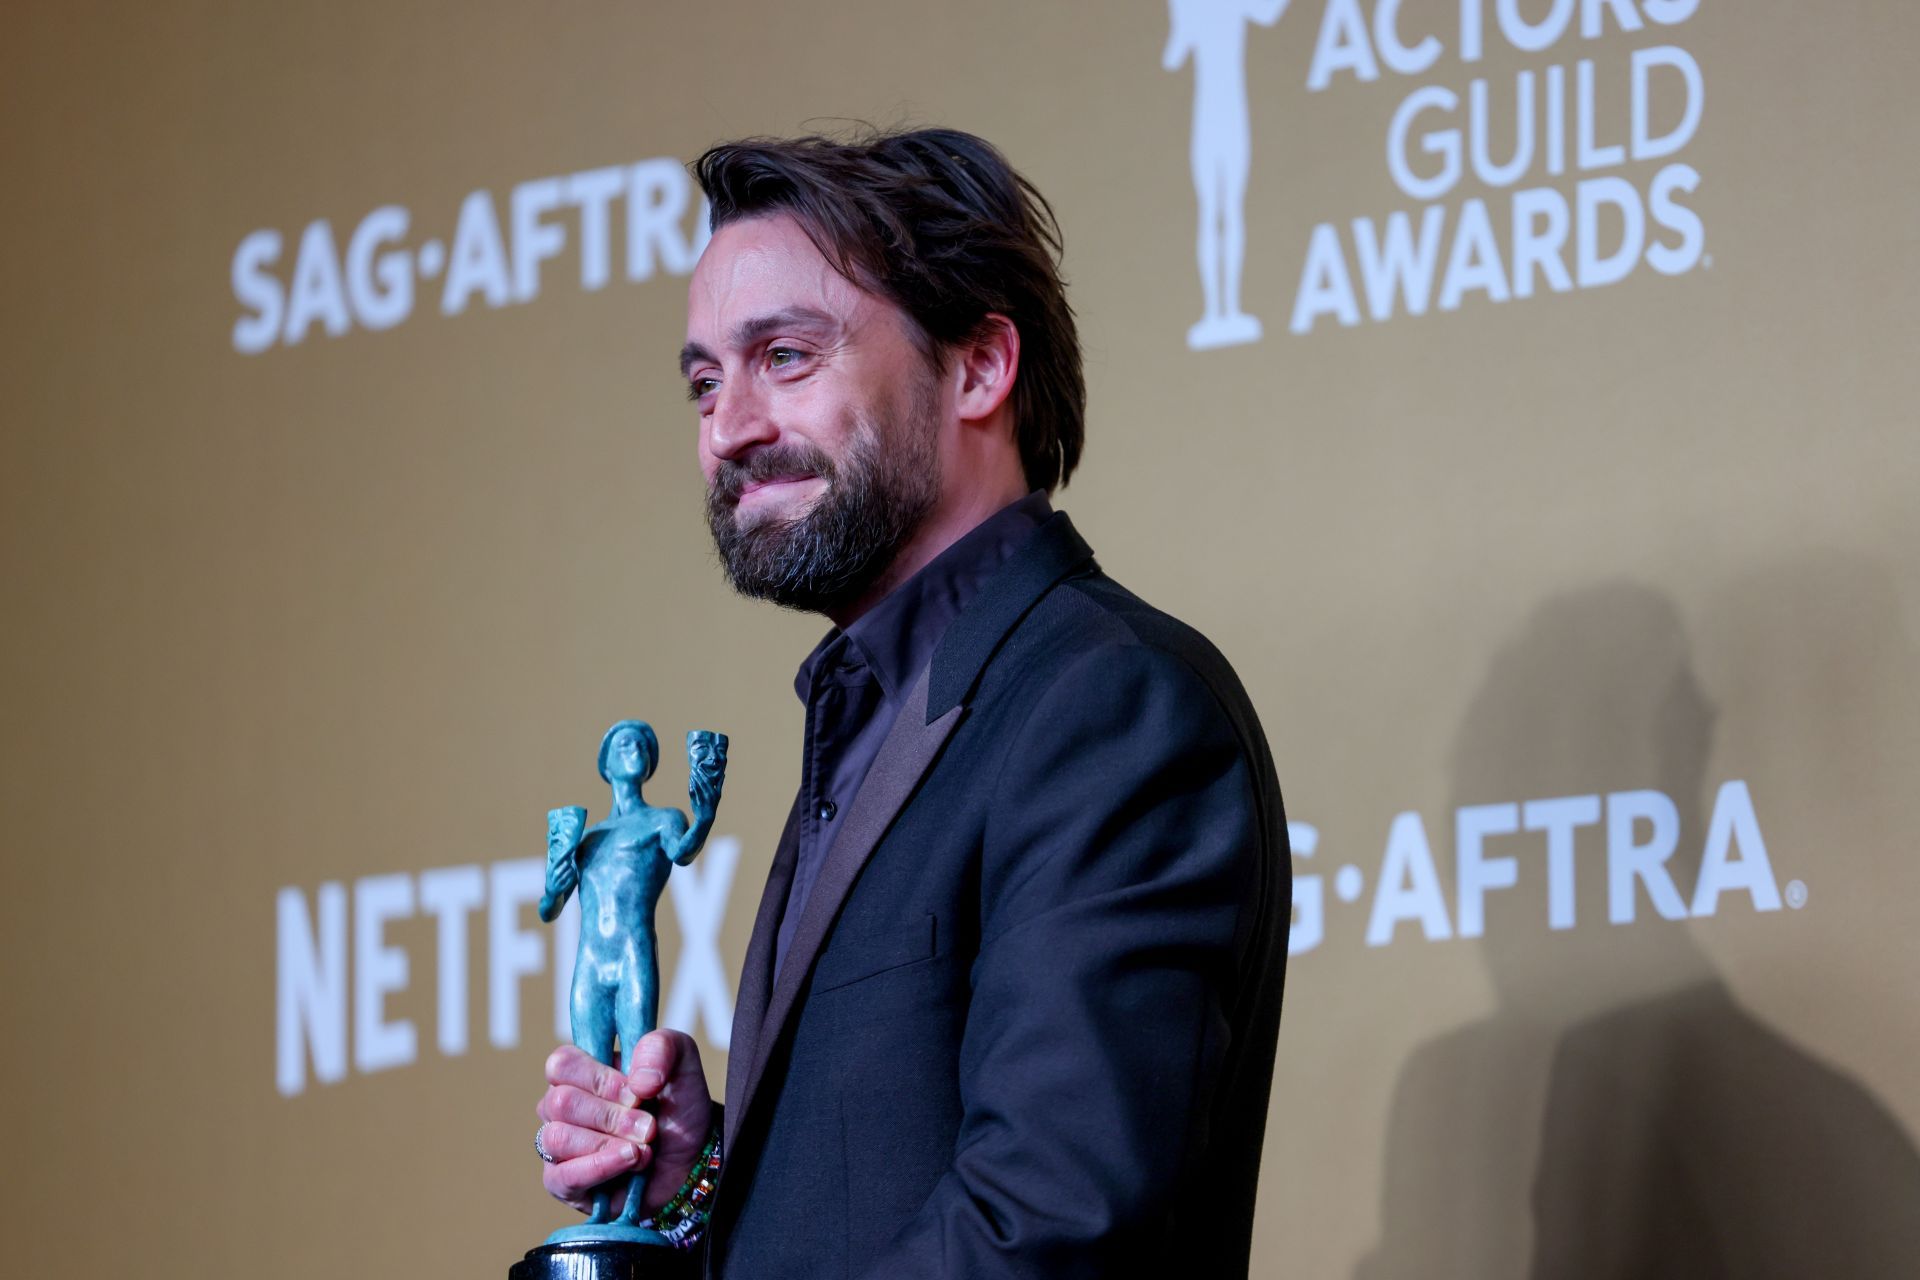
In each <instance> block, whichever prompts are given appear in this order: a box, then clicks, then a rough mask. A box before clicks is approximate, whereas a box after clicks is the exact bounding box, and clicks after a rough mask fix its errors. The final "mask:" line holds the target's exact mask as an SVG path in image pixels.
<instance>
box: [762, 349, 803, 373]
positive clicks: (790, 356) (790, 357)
mask: <svg viewBox="0 0 1920 1280" xmlns="http://www.w3.org/2000/svg"><path fill="white" fill-rule="evenodd" d="M767 363H768V364H770V365H772V366H773V367H774V368H776V369H790V368H792V367H793V366H794V365H796V364H798V363H800V353H799V352H798V351H795V350H794V349H793V348H792V347H775V348H774V349H773V350H771V351H769V352H767Z"/></svg>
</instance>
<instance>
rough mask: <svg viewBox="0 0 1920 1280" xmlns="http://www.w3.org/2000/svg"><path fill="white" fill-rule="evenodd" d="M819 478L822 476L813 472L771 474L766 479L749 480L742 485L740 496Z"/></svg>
mask: <svg viewBox="0 0 1920 1280" xmlns="http://www.w3.org/2000/svg"><path fill="white" fill-rule="evenodd" d="M819 478H820V477H818V476H816V475H814V474H812V473H811V472H797V473H795V474H793V475H787V476H769V477H768V478H767V479H765V480H749V481H747V482H746V483H745V484H743V485H741V486H740V496H741V497H742V498H744V497H746V496H747V495H748V494H753V493H760V492H763V491H765V490H769V489H778V488H780V487H782V486H784V485H791V484H804V483H806V482H807V481H809V480H818V479H819Z"/></svg>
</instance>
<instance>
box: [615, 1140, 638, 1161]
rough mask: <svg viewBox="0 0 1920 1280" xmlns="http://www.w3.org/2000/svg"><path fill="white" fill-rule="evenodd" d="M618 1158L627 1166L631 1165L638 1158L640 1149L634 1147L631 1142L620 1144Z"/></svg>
mask: <svg viewBox="0 0 1920 1280" xmlns="http://www.w3.org/2000/svg"><path fill="white" fill-rule="evenodd" d="M620 1158H621V1159H622V1160H625V1161H626V1162H627V1163H628V1164H632V1163H633V1162H634V1161H635V1160H638V1159H639V1158H640V1148H638V1147H636V1146H634V1145H633V1144H632V1143H631V1142H623V1143H621V1144H620Z"/></svg>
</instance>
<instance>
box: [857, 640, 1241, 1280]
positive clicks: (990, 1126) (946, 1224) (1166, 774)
mask: <svg viewBox="0 0 1920 1280" xmlns="http://www.w3.org/2000/svg"><path fill="white" fill-rule="evenodd" d="M993 785H994V801H993V811H992V816H991V817H990V818H989V821H988V826H987V830H986V838H985V843H984V848H983V852H982V864H981V943H980V951H979V955H978V958H977V960H976V962H975V964H974V967H973V972H972V999H971V1003H970V1005H969V1012H968V1017H967V1024H966V1029H965V1033H964V1036H963V1039H962V1046H961V1064H960V1071H961V1075H960V1084H961V1102H962V1105H963V1107H964V1115H963V1119H962V1123H961V1128H960V1133H959V1137H958V1139H957V1141H956V1143H955V1149H954V1153H953V1161H952V1164H951V1166H950V1168H949V1169H948V1170H947V1172H946V1173H945V1174H944V1175H943V1176H942V1178H941V1179H940V1181H939V1182H938V1183H937V1184H936V1185H935V1188H934V1190H933V1192H932V1194H931V1195H930V1196H929V1197H928V1199H927V1201H926V1203H925V1204H924V1205H923V1206H922V1207H921V1209H920V1211H919V1213H918V1214H917V1215H915V1217H914V1218H913V1219H912V1220H910V1221H909V1222H908V1224H907V1225H906V1226H905V1227H904V1228H902V1230H901V1231H900V1233H899V1234H898V1235H896V1236H895V1237H894V1239H893V1240H892V1241H891V1242H890V1243H889V1246H888V1248H887V1249H885V1250H884V1251H883V1252H882V1255H881V1256H880V1257H879V1258H878V1259H877V1260H876V1261H875V1262H874V1263H872V1264H871V1265H870V1266H869V1268H868V1269H867V1270H866V1271H865V1272H863V1273H862V1274H863V1275H864V1276H867V1277H871V1278H873V1280H879V1277H889V1278H890V1280H900V1278H902V1277H929V1278H931V1277H937V1276H940V1277H944V1276H968V1277H1015V1276H1020V1277H1026V1276H1034V1277H1039V1276H1046V1277H1050V1278H1054V1280H1058V1278H1060V1277H1073V1276H1109V1275H1116V1274H1127V1273H1128V1267H1127V1262H1128V1261H1129V1259H1131V1260H1133V1261H1135V1262H1136V1263H1137V1262H1138V1261H1139V1259H1140V1258H1142V1257H1143V1256H1147V1257H1151V1256H1154V1255H1156V1254H1158V1253H1159V1252H1160V1251H1161V1249H1162V1246H1163V1242H1164V1237H1165V1235H1166V1233H1167V1232H1168V1230H1169V1221H1170V1218H1171V1216H1172V1215H1171V1209H1172V1204H1173V1198H1174V1192H1175V1189H1176V1187H1178V1186H1181V1185H1182V1184H1185V1185H1187V1186H1188V1187H1191V1186H1192V1185H1193V1183H1192V1176H1193V1170H1194V1167H1195V1164H1196V1162H1197V1161H1198V1160H1199V1158H1200V1157H1201V1155H1202V1154H1203V1152H1204V1149H1205V1146H1206V1142H1207V1132H1206V1126H1207V1114H1208V1110H1209V1108H1208V1106H1207V1101H1208V1098H1209V1096H1210V1092H1211V1087H1212V1084H1213V1081H1214V1080H1215V1078H1216V1077H1217V1075H1218V1073H1219V1071H1220V1068H1221V1064H1222V1060H1223V1057H1224V1055H1225V1052H1226V1049H1227V1041H1228V1025H1229V1023H1228V1018H1227V1009H1228V1008H1229V1007H1230V1006H1231V1002H1232V1000H1233V997H1234V988H1235V986H1236V974H1237V972H1238V970H1239V967H1240V960H1241V957H1242V954H1243V953H1244V951H1245V950H1246V947H1247V938H1248V935H1249V933H1250V931H1251V927H1252V924H1253V915H1254V913H1255V912H1256V911H1257V909H1258V908H1257V905H1256V904H1257V902H1258V899H1259V897H1260V895H1259V893H1258V892H1257V886H1258V883H1259V877H1260V875H1261V869H1260V859H1261V856H1262V851H1261V849H1260V845H1259V832H1258V819H1257V817H1256V808H1255V803H1254V797H1253V791H1252V786H1253V782H1252V777H1251V773H1250V767H1249V764H1248V761H1247V757H1246V753H1245V751H1244V750H1243V748H1242V745H1241V743H1240V741H1239V739H1238V737H1237V735H1236V734H1235V731H1234V728H1233V723H1232V721H1231V720H1230V718H1229V717H1228V715H1227V713H1226V711H1225V710H1224V709H1223V708H1222V706H1221V704H1220V702H1219V700H1218V698H1217V697H1216V696H1215V694H1214V693H1213V691H1212V690H1211V689H1210V688H1209V687H1208V686H1207V684H1206V683H1205V682H1204V681H1202V680H1201V678H1200V677H1199V676H1198V675H1196V674H1195V672H1194V671H1193V670H1192V668H1191V667H1189V666H1188V665H1187V663H1186V662H1185V661H1184V660H1183V659H1181V658H1180V657H1178V656H1177V655H1174V654H1171V653H1168V652H1165V651H1162V650H1158V649H1154V648H1151V647H1147V646H1144V645H1139V644H1132V643H1126V644H1112V645H1108V646H1105V647H1102V648H1100V649H1098V650H1096V651H1094V652H1091V653H1089V654H1087V655H1085V656H1084V657H1082V658H1080V659H1078V660H1077V661H1076V662H1075V663H1074V664H1073V665H1072V666H1070V667H1069V668H1068V669H1067V670H1066V671H1065V672H1064V673H1063V674H1062V675H1061V676H1060V677H1059V678H1058V679H1057V680H1056V681H1055V682H1054V683H1053V684H1052V686H1051V687H1050V688H1048V689H1047V691H1046V692H1045V693H1044V694H1043V695H1041V696H1040V697H1039V698H1038V699H1037V700H1036V701H1035V702H1034V704H1033V706H1032V708H1031V711H1030V712H1029V714H1028V715H1027V717H1026V721H1025V724H1024V726H1023V728H1022V729H1021V731H1020V732H1019V734H1018V735H1017V736H1016V737H1015V738H1014V739H1013V740H1012V741H1010V742H1009V749H1008V753H1007V754H1006V756H1005V757H1004V760H1003V764H1002V766H1001V771H1000V774H999V777H998V779H997V781H996V782H995V783H994V784H993ZM867 1176H879V1175H877V1174H876V1173H875V1172H874V1171H867ZM1143 1251H1144V1252H1143Z"/></svg>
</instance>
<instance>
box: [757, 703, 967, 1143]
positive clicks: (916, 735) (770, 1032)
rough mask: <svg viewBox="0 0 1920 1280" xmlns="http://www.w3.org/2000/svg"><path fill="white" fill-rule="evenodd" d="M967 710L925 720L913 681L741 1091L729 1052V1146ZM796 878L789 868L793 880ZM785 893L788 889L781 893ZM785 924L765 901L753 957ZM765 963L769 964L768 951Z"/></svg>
mask: <svg viewBox="0 0 1920 1280" xmlns="http://www.w3.org/2000/svg"><path fill="white" fill-rule="evenodd" d="M964 714H965V708H964V707H959V706H955V707H951V708H949V709H948V710H947V713H946V714H945V715H943V716H941V717H940V718H939V719H937V720H934V721H932V722H931V723H929V722H928V720H927V673H926V672H922V673H921V676H920V679H919V680H917V681H915V683H914V686H913V691H912V692H911V693H909V694H908V695H907V701H906V705H904V706H902V707H901V708H900V714H899V717H898V718H897V719H895V720H894V722H893V728H892V729H891V730H889V731H888V733H887V737H886V741H885V742H884V743H883V744H882V745H881V747H880V754H879V755H878V756H877V757H876V758H875V759H874V762H873V767H872V768H871V769H870V770H868V772H867V776H866V778H865V780H864V781H862V782H861V784H860V790H859V791H858V792H856V793H855V795H854V798H853V803H852V804H851V805H849V806H848V807H847V823H846V826H844V827H842V828H841V829H840V834H839V836H838V837H836V838H835V840H834V842H833V845H832V847H831V848H830V849H828V851H827V858H826V861H825V862H823V863H822V864H821V866H820V874H819V877H818V879H816V880H815V881H814V884H813V888H812V889H811V890H810V891H809V892H808V894H807V904H806V907H805V908H804V909H803V910H802V912H801V915H800V924H799V926H798V927H797V928H796V929H795V931H794V935H793V942H792V944H791V946H790V947H789V948H788V950H787V957H786V959H785V960H784V961H782V962H781V965H780V972H779V975H778V976H777V977H776V978H775V979H774V982H773V990H772V995H771V998H770V1000H769V1001H768V1002H767V1005H766V1016H765V1019H764V1020H763V1021H762V1023H761V1024H760V1026H759V1027H758V1028H757V1029H756V1031H755V1034H754V1037H753V1042H752V1048H751V1053H750V1055H742V1056H745V1057H746V1058H747V1064H748V1065H747V1071H746V1077H745V1079H744V1080H743V1081H742V1084H741V1088H740V1090H739V1093H738V1096H737V1097H736V1096H735V1091H734V1089H733V1087H732V1085H733V1079H734V1074H735V1073H734V1071H733V1062H734V1061H735V1060H736V1059H735V1058H734V1057H733V1056H732V1055H731V1054H730V1055H729V1057H728V1069H727V1083H728V1088H727V1120H726V1127H727V1133H728V1138H727V1142H728V1145H729V1146H731V1145H732V1143H733V1139H734V1137H735V1136H737V1135H738V1133H739V1127H740V1125H741V1124H742V1123H743V1122H744V1121H745V1119H746V1113H747V1110H748V1108H750V1107H751V1106H752V1105H753V1098H754V1094H755V1093H756V1091H758V1089H759V1087H760V1083H761V1078H762V1076H764V1075H765V1073H766V1069H767V1060H768V1059H769V1058H770V1057H772V1055H773V1047H774V1045H775V1044H776V1043H778V1041H779V1039H780V1033H781V1031H782V1030H783V1029H784V1027H785V1026H786V1023H787V1020H788V1018H789V1017H790V1016H791V1015H792V1013H793V1007H794V1001H795V1000H796V999H797V998H798V997H799V994H800V989H801V988H802V987H803V986H805V985H806V981H807V976H808V975H809V974H810V973H811V972H812V971H813V962H814V960H815V959H817V958H818V957H819V954H820V948H821V946H822V945H823V944H824V943H825V942H826V939H827V932H828V930H830V929H831V928H832V927H833V922H834V919H835V918H836V917H838V916H839V914H840V906H841V904H842V903H844V902H845V901H846V899H847V894H848V893H849V892H851V891H852V889H853V883H854V881H855V880H857V879H858V878H859V876H860V870H861V868H862V867H864V866H866V865H867V859H868V858H870V857H872V856H873V851H874V848H875V847H876V846H877V845H878V844H879V843H880V837H881V836H883V835H885V834H886V832H887V828H888V827H890V826H892V825H893V820H894V819H895V818H896V817H898V816H899V814H900V810H901V809H903V808H905V807H906V803H907V800H908V798H909V797H911V796H912V795H913V792H914V789H915V788H916V787H918V786H919V785H920V779H921V778H922V777H924V776H925V774H926V772H927V769H928V768H929V767H930V766H931V765H932V764H933V761H934V759H935V757H937V756H938V755H939V754H940V748H941V747H943V746H945V745H946V742H947V738H948V737H949V736H951V735H952V733H953V730H954V726H956V725H958V724H959V723H960V718H961V716H963V715H964ZM791 879H792V869H791V865H789V868H788V872H787V880H786V882H787V883H790V882H791ZM772 890H773V878H769V880H768V894H769V896H770V895H771V894H772ZM781 896H782V897H783V898H784V896H785V889H784V887H783V888H782V890H781ZM778 924H779V916H778V912H777V909H776V910H775V911H774V912H773V913H772V915H771V918H769V911H768V907H767V902H766V901H765V900H763V901H762V902H761V905H760V919H759V920H758V921H757V922H756V923H755V925H754V940H755V942H756V943H760V942H761V940H762V938H764V939H765V940H766V941H765V943H764V945H763V946H757V947H754V948H750V949H749V960H750V961H751V959H752V952H753V951H754V950H765V951H768V952H771V950H772V945H773V943H772V938H773V935H774V933H775V932H776V930H777V928H778ZM767 963H768V964H769V965H770V964H771V956H770V955H769V957H768V961H767ZM748 976H750V975H743V977H742V988H743V989H742V992H741V999H740V1002H739V1006H738V1009H737V1011H736V1013H735V1015H734V1025H735V1026H736V1027H737V1026H739V1025H740V1022H741V1019H742V1017H743V1016H744V1015H745V1014H746V1013H747V1011H748V1010H747V1000H746V991H745V989H744V988H745V984H746V981H747V979H748ZM743 1047H744V1046H742V1045H741V1044H740V1043H739V1040H738V1039H737V1038H736V1039H735V1041H734V1044H733V1049H732V1053H740V1052H741V1050H742V1049H743Z"/></svg>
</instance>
